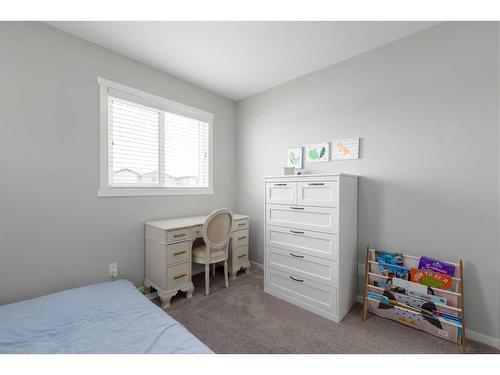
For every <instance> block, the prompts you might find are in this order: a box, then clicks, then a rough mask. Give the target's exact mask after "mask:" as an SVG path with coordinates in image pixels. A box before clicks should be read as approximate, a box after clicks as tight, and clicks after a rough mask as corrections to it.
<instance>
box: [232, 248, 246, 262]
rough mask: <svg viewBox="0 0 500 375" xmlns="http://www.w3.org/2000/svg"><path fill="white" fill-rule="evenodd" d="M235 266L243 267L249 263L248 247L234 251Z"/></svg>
mask: <svg viewBox="0 0 500 375" xmlns="http://www.w3.org/2000/svg"><path fill="white" fill-rule="evenodd" d="M233 257H234V264H236V265H237V266H241V265H243V264H246V263H248V246H244V247H239V248H237V249H234V250H233Z"/></svg>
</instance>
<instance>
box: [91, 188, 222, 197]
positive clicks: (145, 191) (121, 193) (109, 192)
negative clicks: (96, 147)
mask: <svg viewBox="0 0 500 375" xmlns="http://www.w3.org/2000/svg"><path fill="white" fill-rule="evenodd" d="M211 194H214V189H213V188H208V189H189V188H184V189H173V188H105V189H99V190H98V191H97V196H98V197H103V198H104V197H144V196H162V195H211Z"/></svg>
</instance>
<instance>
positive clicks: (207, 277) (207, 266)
mask: <svg viewBox="0 0 500 375" xmlns="http://www.w3.org/2000/svg"><path fill="white" fill-rule="evenodd" d="M209 282H210V266H209V265H208V264H207V265H206V266H205V295H206V296H208V294H209Z"/></svg>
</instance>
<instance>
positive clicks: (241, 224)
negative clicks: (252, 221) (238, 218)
mask: <svg viewBox="0 0 500 375" xmlns="http://www.w3.org/2000/svg"><path fill="white" fill-rule="evenodd" d="M243 225H247V223H239V224H238V226H239V227H242V226H243Z"/></svg>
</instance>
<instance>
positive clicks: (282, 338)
mask: <svg viewBox="0 0 500 375" xmlns="http://www.w3.org/2000/svg"><path fill="white" fill-rule="evenodd" d="M210 281H211V285H210V292H211V294H210V295H209V296H205V295H204V278H203V274H199V275H196V276H195V277H194V284H195V291H194V295H193V298H191V299H189V300H188V299H186V298H185V297H184V294H183V293H180V295H177V296H176V297H174V298H173V299H172V307H171V308H170V311H169V313H170V314H171V315H172V316H173V317H174V318H175V319H176V320H178V321H179V322H180V323H181V324H183V325H184V326H185V327H186V328H187V329H188V330H189V331H190V332H191V333H193V334H194V335H195V336H196V337H198V338H199V339H200V340H201V341H202V342H204V343H205V344H206V345H207V346H208V347H210V348H211V349H212V350H213V351H214V352H216V353H360V354H362V353H461V348H460V347H459V346H457V345H454V344H452V343H449V342H447V341H444V340H442V339H439V338H437V337H434V336H431V335H429V334H427V333H425V332H420V331H417V330H414V329H411V328H408V327H405V326H403V325H401V324H399V323H396V322H393V321H390V320H386V319H383V318H379V317H377V316H374V315H371V314H369V317H368V319H367V320H366V321H364V322H363V321H362V320H361V314H360V307H359V306H358V305H357V306H355V307H353V309H352V310H351V311H350V313H349V314H348V315H347V316H346V317H345V318H344V319H343V320H342V322H341V323H334V322H331V321H329V320H327V319H325V318H322V317H320V316H317V315H315V314H313V313H310V312H308V311H306V310H303V309H301V308H299V307H296V306H294V305H291V304H289V303H287V302H285V301H282V300H280V299H278V298H275V297H273V296H270V295H268V294H266V293H264V291H263V286H262V285H263V281H262V272H261V271H258V270H254V269H252V270H251V272H250V274H248V275H246V274H245V273H242V272H240V273H238V276H237V279H236V280H235V281H233V282H230V285H229V288H228V289H226V288H224V278H223V273H222V269H218V270H217V274H216V276H215V277H212V276H211V277H210ZM154 302H156V303H158V302H159V301H158V299H156V300H154ZM467 351H468V353H500V351H498V350H496V349H494V348H491V347H489V346H486V345H483V344H479V343H477V342H473V341H468V346H467Z"/></svg>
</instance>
